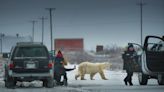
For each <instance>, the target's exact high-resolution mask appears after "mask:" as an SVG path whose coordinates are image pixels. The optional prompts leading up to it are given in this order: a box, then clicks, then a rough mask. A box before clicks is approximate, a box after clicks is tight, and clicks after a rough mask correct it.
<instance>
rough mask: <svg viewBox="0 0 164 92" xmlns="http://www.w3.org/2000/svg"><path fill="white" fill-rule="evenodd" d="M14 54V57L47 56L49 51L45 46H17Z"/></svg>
mask: <svg viewBox="0 0 164 92" xmlns="http://www.w3.org/2000/svg"><path fill="white" fill-rule="evenodd" d="M14 55H15V56H14V58H24V57H36V58H47V51H46V49H45V48H44V47H19V48H16V50H15V53H14Z"/></svg>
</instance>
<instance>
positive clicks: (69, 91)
mask: <svg viewBox="0 0 164 92" xmlns="http://www.w3.org/2000/svg"><path fill="white" fill-rule="evenodd" d="M74 73H75V71H72V72H68V77H69V81H68V83H69V85H68V87H64V86H62V87H61V86H58V87H54V88H43V87H42V86H41V85H42V82H32V83H31V84H30V83H25V84H26V87H17V88H15V89H6V88H5V87H4V82H3V81H2V80H0V92H164V86H158V84H157V81H156V80H155V79H151V80H149V82H148V85H147V86H140V85H139V83H138V78H137V74H134V76H133V83H134V86H125V85H124V83H123V81H122V80H123V78H124V77H125V75H126V74H125V73H124V72H122V71H105V74H106V77H107V78H108V79H109V80H101V79H100V76H99V75H98V74H97V75H96V76H95V80H90V79H89V76H88V75H86V76H85V78H86V79H87V80H75V79H74Z"/></svg>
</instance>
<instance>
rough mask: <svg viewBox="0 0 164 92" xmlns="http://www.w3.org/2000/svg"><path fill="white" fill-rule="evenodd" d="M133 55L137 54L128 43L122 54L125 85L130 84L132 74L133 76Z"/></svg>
mask: <svg viewBox="0 0 164 92" xmlns="http://www.w3.org/2000/svg"><path fill="white" fill-rule="evenodd" d="M135 56H137V53H136V51H135V50H134V47H133V45H132V44H129V45H128V48H127V50H126V51H125V52H124V54H123V55H122V58H123V61H124V66H123V68H124V69H125V70H126V73H127V76H126V77H125V79H124V82H125V85H128V83H129V85H130V86H132V85H133V83H132V76H133V67H134V59H135Z"/></svg>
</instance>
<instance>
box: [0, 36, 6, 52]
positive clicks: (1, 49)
mask: <svg viewBox="0 0 164 92" xmlns="http://www.w3.org/2000/svg"><path fill="white" fill-rule="evenodd" d="M0 36H1V39H0V40H1V53H2V52H3V51H2V48H3V47H2V46H3V42H2V40H3V37H4V36H5V34H3V33H0Z"/></svg>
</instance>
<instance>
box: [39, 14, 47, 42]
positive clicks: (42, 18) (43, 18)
mask: <svg viewBox="0 0 164 92" xmlns="http://www.w3.org/2000/svg"><path fill="white" fill-rule="evenodd" d="M40 19H41V20H42V44H43V40H44V20H46V19H47V18H45V17H44V16H42V17H41V18H40Z"/></svg>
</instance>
